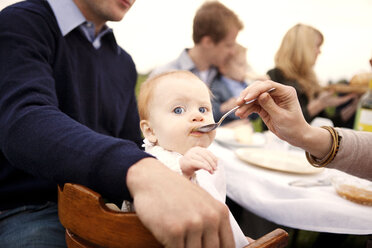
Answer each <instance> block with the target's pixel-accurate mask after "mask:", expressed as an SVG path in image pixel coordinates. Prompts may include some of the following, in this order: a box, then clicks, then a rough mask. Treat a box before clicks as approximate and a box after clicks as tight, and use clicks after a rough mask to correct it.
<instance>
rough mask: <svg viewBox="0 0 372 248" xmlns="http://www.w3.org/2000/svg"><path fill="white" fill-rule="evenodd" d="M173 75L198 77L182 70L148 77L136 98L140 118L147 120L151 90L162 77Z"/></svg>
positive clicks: (166, 77) (172, 76)
mask: <svg viewBox="0 0 372 248" xmlns="http://www.w3.org/2000/svg"><path fill="white" fill-rule="evenodd" d="M174 77H178V78H196V79H199V78H198V77H197V76H196V75H195V74H193V73H192V72H190V71H183V70H177V71H170V72H164V73H161V74H158V75H156V76H154V77H151V78H148V79H147V80H146V81H145V82H143V83H142V85H141V88H140V92H139V95H138V98H137V101H138V112H139V116H140V120H147V119H148V118H149V104H150V102H151V100H152V97H153V92H154V89H155V87H156V85H157V84H158V83H159V82H161V81H162V80H164V79H165V80H166V79H169V78H174Z"/></svg>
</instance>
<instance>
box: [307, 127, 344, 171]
mask: <svg viewBox="0 0 372 248" xmlns="http://www.w3.org/2000/svg"><path fill="white" fill-rule="evenodd" d="M322 128H324V129H326V130H327V131H328V132H329V133H330V134H331V136H332V145H331V150H330V152H329V154H328V156H327V157H326V158H324V159H322V161H317V158H315V157H314V156H313V155H311V154H310V153H309V152H305V154H306V159H307V161H308V162H309V163H310V164H311V165H312V166H314V167H317V168H321V167H325V166H326V165H328V164H329V163H331V162H332V161H333V159H334V158H335V157H336V154H337V152H338V150H339V147H340V139H341V138H340V136H339V134H338V132H337V131H336V129H334V128H333V127H330V126H322Z"/></svg>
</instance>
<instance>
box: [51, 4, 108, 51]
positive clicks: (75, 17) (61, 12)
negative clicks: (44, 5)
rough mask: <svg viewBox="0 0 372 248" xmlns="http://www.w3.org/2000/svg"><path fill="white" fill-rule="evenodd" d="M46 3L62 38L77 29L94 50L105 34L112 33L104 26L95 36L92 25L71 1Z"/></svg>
mask: <svg viewBox="0 0 372 248" xmlns="http://www.w3.org/2000/svg"><path fill="white" fill-rule="evenodd" d="M47 1H48V3H49V5H50V6H51V8H52V10H53V12H54V15H55V17H56V19H57V22H58V26H59V29H60V30H61V33H62V35H63V36H65V35H67V34H68V33H70V32H71V31H72V30H74V29H75V28H79V30H80V31H81V32H82V33H83V34H84V36H85V37H86V38H87V39H88V40H89V41H90V42H91V43H92V45H93V46H94V48H96V49H99V48H100V47H101V38H102V37H103V36H104V35H105V34H107V33H112V29H111V28H109V27H107V26H106V25H105V26H104V27H103V29H102V30H101V31H100V32H99V34H98V35H97V36H96V35H95V26H94V24H93V23H92V22H89V21H87V20H86V19H85V17H84V15H83V14H82V13H81V11H80V9H79V8H78V7H77V6H76V4H75V3H74V2H73V0H47Z"/></svg>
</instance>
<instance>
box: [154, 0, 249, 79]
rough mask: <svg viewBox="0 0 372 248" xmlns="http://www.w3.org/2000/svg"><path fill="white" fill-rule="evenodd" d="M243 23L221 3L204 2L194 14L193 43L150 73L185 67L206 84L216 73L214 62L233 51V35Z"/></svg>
mask: <svg viewBox="0 0 372 248" xmlns="http://www.w3.org/2000/svg"><path fill="white" fill-rule="evenodd" d="M243 27H244V26H243V23H242V22H241V20H240V19H239V18H238V16H237V15H236V14H235V13H234V12H233V11H232V10H230V9H228V8H227V7H226V6H225V5H223V4H222V3H220V2H218V1H208V2H206V3H204V4H203V5H202V6H201V7H200V8H199V9H198V10H197V12H196V14H195V16H194V21H193V34H192V38H193V41H194V46H193V47H192V48H190V49H188V48H186V49H184V50H183V51H182V53H181V55H180V56H179V57H178V58H176V59H175V60H173V61H171V62H169V63H167V64H165V65H163V66H160V67H158V68H155V69H154V70H153V71H152V72H151V73H150V77H152V76H154V75H156V74H159V73H162V72H166V71H172V70H187V71H191V72H192V73H194V74H195V75H197V76H198V77H199V78H200V79H201V80H202V81H203V82H205V83H206V84H207V85H208V86H209V85H210V83H211V82H212V81H213V80H214V79H215V78H216V77H217V76H218V74H219V72H218V69H217V66H219V65H220V64H222V63H224V62H225V60H226V59H227V58H228V57H229V56H231V55H232V53H233V52H234V49H235V44H236V42H235V40H236V37H237V35H238V33H239V32H240V31H241V30H242V29H243Z"/></svg>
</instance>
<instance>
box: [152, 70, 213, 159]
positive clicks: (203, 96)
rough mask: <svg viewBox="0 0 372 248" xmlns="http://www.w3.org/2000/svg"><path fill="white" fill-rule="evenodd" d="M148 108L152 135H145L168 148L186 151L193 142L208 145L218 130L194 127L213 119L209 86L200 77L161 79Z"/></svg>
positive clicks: (198, 144) (181, 151) (202, 145)
mask: <svg viewBox="0 0 372 248" xmlns="http://www.w3.org/2000/svg"><path fill="white" fill-rule="evenodd" d="M149 110H150V111H149V112H150V117H149V120H148V123H149V125H150V127H151V128H152V132H153V135H152V137H150V139H149V137H146V138H148V139H149V140H150V141H151V142H155V143H156V144H158V145H160V146H161V147H163V148H164V149H166V150H169V151H175V152H178V153H181V154H185V152H186V151H188V150H189V149H190V148H191V147H194V146H201V147H208V146H209V145H210V144H211V143H212V141H213V139H214V137H215V135H216V132H215V131H212V132H209V133H200V132H193V131H192V130H193V129H194V128H196V127H200V126H203V125H206V124H210V123H214V119H213V113H212V106H211V101H210V95H209V92H208V88H207V86H206V85H205V84H204V83H203V82H202V81H200V80H199V79H197V78H194V77H190V78H189V77H187V78H185V77H182V78H179V77H167V78H165V79H162V81H161V82H160V83H159V84H158V85H157V86H156V87H155V89H154V91H153V97H152V100H151V102H150V107H149ZM145 136H146V135H145ZM151 139H153V140H151Z"/></svg>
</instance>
